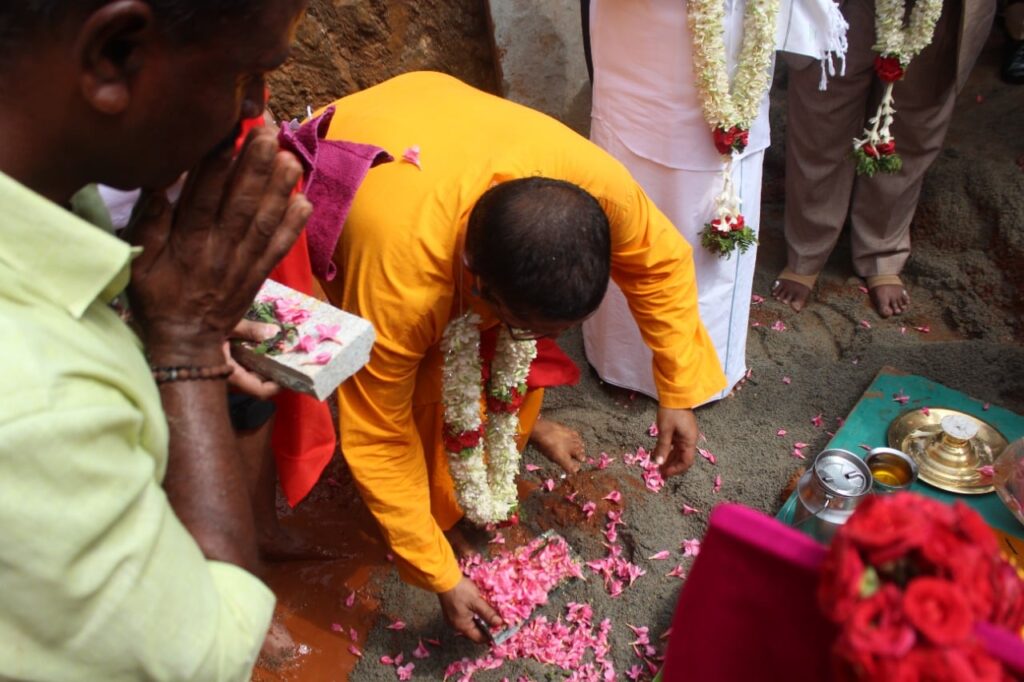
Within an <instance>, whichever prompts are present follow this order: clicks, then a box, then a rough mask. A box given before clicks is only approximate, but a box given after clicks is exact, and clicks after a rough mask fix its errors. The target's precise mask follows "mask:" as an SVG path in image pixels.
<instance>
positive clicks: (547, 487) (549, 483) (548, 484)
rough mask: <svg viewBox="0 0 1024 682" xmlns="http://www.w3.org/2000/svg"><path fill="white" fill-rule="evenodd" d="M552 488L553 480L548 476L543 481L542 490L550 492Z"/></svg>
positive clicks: (553, 486)
mask: <svg viewBox="0 0 1024 682" xmlns="http://www.w3.org/2000/svg"><path fill="white" fill-rule="evenodd" d="M554 489H555V481H554V480H553V479H550V478H549V479H547V480H546V481H544V490H547V491H548V492H551V491H552V490H554Z"/></svg>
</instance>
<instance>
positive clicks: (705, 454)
mask: <svg viewBox="0 0 1024 682" xmlns="http://www.w3.org/2000/svg"><path fill="white" fill-rule="evenodd" d="M697 454H699V455H700V456H701V457H703V458H704V459H706V460H707V461H709V462H711V463H712V464H717V463H718V458H717V457H715V453H713V452H711V451H710V450H705V449H704V448H697Z"/></svg>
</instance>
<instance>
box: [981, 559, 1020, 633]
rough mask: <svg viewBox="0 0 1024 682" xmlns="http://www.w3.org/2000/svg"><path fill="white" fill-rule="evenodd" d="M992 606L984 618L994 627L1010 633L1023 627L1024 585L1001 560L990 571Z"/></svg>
mask: <svg viewBox="0 0 1024 682" xmlns="http://www.w3.org/2000/svg"><path fill="white" fill-rule="evenodd" d="M992 586H993V588H994V589H993V593H994V594H993V599H992V603H993V605H994V607H993V609H992V612H991V613H990V614H987V615H986V616H985V618H986V619H987V620H989V621H990V622H992V623H993V624H995V625H1001V626H1002V627H1004V628H1006V629H1007V630H1009V631H1010V632H1018V631H1020V629H1021V627H1024V583H1021V580H1020V578H1019V577H1017V571H1016V570H1015V569H1014V568H1013V566H1011V565H1010V564H1008V563H1006V562H1005V561H1003V559H1002V558H999V559H996V561H995V566H994V567H993V570H992Z"/></svg>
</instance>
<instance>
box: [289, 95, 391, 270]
mask: <svg viewBox="0 0 1024 682" xmlns="http://www.w3.org/2000/svg"><path fill="white" fill-rule="evenodd" d="M333 116H334V107H328V108H327V109H326V110H325V111H324V113H322V114H320V115H319V116H317V117H316V118H314V119H310V120H309V121H307V122H306V123H304V124H302V125H301V126H298V127H293V126H291V125H285V126H283V127H282V128H281V133H280V135H279V136H278V141H279V142H280V144H281V147H282V148H284V149H287V150H288V151H290V152H293V153H294V154H295V155H296V156H298V157H299V161H301V162H302V167H303V168H304V169H305V171H306V174H305V179H304V183H303V192H304V193H305V195H306V198H307V199H309V201H310V203H311V204H313V214H312V215H311V216H310V217H309V222H308V223H306V237H307V239H308V241H309V260H310V263H311V265H312V267H313V274H314V275H316V276H317V277H318V278H320V279H323V280H326V281H328V282H329V281H331V280H332V279H334V276H335V274H337V270H336V268H335V267H334V263H333V262H332V260H331V259H332V257H333V256H334V247H336V246H337V245H338V238H339V237H340V236H341V228H342V226H343V225H344V224H345V218H346V217H348V212H349V209H351V208H352V200H353V199H354V198H355V196H356V190H357V189H359V185H361V184H362V182H363V179H364V178H365V177H366V173H367V172H368V171H369V170H370V169H371V168H373V167H374V166H376V165H377V164H380V163H386V162H388V161H393V160H394V159H393V158H392V156H391V155H390V154H388V153H387V152H386V151H384V150H383V149H381V148H380V147H375V146H373V145H369V144H359V143H357V142H342V141H336V140H325V139H324V136H325V135H326V134H327V129H328V128H329V127H330V124H331V118H332V117H333Z"/></svg>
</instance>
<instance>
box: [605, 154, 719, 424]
mask: <svg viewBox="0 0 1024 682" xmlns="http://www.w3.org/2000/svg"><path fill="white" fill-rule="evenodd" d="M616 165H618V164H616ZM622 172H623V173H624V174H625V176H626V177H623V178H622V179H621V181H620V182H619V183H618V185H619V186H620V187H621V186H622V185H623V184H625V185H626V186H627V187H630V189H629V191H628V192H626V193H625V195H624V196H625V199H624V204H618V205H616V204H610V205H606V206H605V210H606V212H607V213H608V216H609V221H610V222H611V228H612V279H614V280H615V283H616V284H618V285H619V287H620V288H621V289H622V292H623V293H624V294H625V296H626V300H627V301H628V302H629V308H630V310H631V311H632V313H633V317H634V318H635V319H636V322H637V325H638V326H639V328H640V334H641V335H642V336H643V338H644V341H645V342H646V343H647V345H648V346H649V347H650V348H651V351H652V352H653V353H654V362H653V365H654V382H655V385H656V386H657V387H658V402H659V403H660V404H661V406H662V407H669V408H688V407H693V406H694V405H699V404H700V403H702V402H704V401H705V400H707V399H708V398H710V397H711V396H713V395H714V394H715V393H718V392H719V391H721V390H722V389H723V388H724V387H725V383H726V381H725V375H724V374H723V373H722V366H721V364H720V363H719V360H718V354H717V353H716V352H715V347H714V345H713V344H712V342H711V338H710V337H709V336H708V333H707V330H706V329H705V328H704V324H703V323H702V322H701V321H700V313H699V310H698V307H697V276H696V272H695V270H694V265H693V249H692V247H691V246H690V245H689V243H687V241H686V240H685V239H683V237H682V236H681V235H680V234H679V232H678V231H677V230H676V228H675V226H673V225H672V223H671V222H670V221H669V219H668V218H667V217H665V214H663V213H662V212H661V211H660V210H659V209H658V207H657V206H655V205H654V203H653V202H652V201H651V200H650V199H649V198H648V197H647V195H646V194H645V193H644V191H643V190H642V189H641V188H640V186H639V185H637V184H636V182H635V181H633V180H632V178H629V177H628V173H625V169H622Z"/></svg>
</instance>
